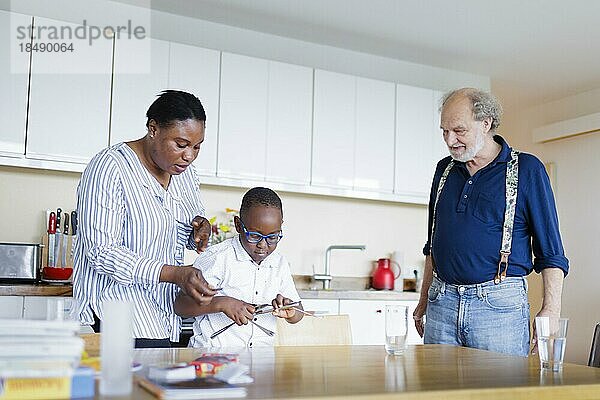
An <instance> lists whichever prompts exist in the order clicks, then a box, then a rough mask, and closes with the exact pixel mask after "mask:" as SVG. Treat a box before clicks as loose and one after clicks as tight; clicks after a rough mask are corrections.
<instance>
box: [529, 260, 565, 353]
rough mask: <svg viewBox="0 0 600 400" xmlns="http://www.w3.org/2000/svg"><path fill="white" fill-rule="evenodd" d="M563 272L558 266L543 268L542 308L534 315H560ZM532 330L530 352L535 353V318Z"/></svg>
mask: <svg viewBox="0 0 600 400" xmlns="http://www.w3.org/2000/svg"><path fill="white" fill-rule="evenodd" d="M564 277H565V275H564V273H563V271H562V270H561V269H560V268H552V267H548V268H544V269H543V270H542V282H543V283H544V300H543V302H542V309H541V310H540V312H538V313H537V314H536V317H556V318H558V317H560V308H561V296H562V287H563V280H564ZM533 321H534V322H533V332H532V335H531V343H532V344H533V347H532V349H531V354H536V353H537V332H536V328H535V319H534V320H533Z"/></svg>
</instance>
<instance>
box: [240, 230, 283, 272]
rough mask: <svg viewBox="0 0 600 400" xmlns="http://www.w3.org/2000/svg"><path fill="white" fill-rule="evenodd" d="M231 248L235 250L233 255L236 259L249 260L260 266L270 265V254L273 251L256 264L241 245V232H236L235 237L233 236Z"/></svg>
mask: <svg viewBox="0 0 600 400" xmlns="http://www.w3.org/2000/svg"><path fill="white" fill-rule="evenodd" d="M233 250H234V251H235V257H236V258H237V260H238V261H242V262H243V261H251V262H252V263H253V264H254V265H256V266H260V267H272V265H271V256H272V255H273V253H271V254H269V255H268V256H267V257H266V258H265V259H264V260H262V262H261V263H260V264H257V263H256V261H254V260H253V259H252V257H250V254H248V252H247V251H246V249H244V246H243V245H242V239H241V234H239V233H238V234H237V236H236V237H234V238H233Z"/></svg>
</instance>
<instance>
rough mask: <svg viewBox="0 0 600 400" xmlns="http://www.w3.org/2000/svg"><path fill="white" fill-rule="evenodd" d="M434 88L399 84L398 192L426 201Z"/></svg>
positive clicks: (397, 122) (396, 180)
mask: <svg viewBox="0 0 600 400" xmlns="http://www.w3.org/2000/svg"><path fill="white" fill-rule="evenodd" d="M432 104H433V91H432V90H429V89H422V88H416V87H411V86H405V85H397V86H396V178H395V187H394V192H395V193H398V194H406V195H411V196H417V197H419V198H421V199H422V201H423V202H426V201H427V199H428V195H429V189H430V185H431V180H432V178H433V175H432V173H431V172H432V170H433V169H432V159H433V157H432V151H433V144H432V143H433V140H432V130H433V128H432V125H433V119H434V116H433V107H432Z"/></svg>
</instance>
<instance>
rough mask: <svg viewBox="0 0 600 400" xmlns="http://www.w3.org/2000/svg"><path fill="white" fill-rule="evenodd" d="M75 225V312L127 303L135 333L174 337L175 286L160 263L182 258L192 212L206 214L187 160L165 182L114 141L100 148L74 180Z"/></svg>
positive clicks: (82, 314) (87, 318)
mask: <svg viewBox="0 0 600 400" xmlns="http://www.w3.org/2000/svg"><path fill="white" fill-rule="evenodd" d="M77 213H78V217H79V229H78V232H77V241H76V243H75V250H74V255H73V257H74V260H73V261H74V277H73V296H74V298H75V300H76V301H77V303H76V304H77V307H78V315H79V319H80V320H81V321H82V322H83V323H90V324H91V323H93V314H92V310H93V311H94V312H95V313H96V315H98V317H99V318H100V319H102V317H103V313H102V303H103V302H104V301H106V300H125V301H130V302H131V303H132V304H133V310H134V311H133V314H134V316H133V336H134V337H135V338H149V339H165V338H170V339H171V340H172V341H176V340H178V338H179V330H180V325H181V322H180V319H179V317H177V316H176V315H175V313H174V311H173V302H174V300H175V296H176V294H177V291H178V288H177V286H176V285H174V284H172V283H166V282H160V283H159V277H160V272H161V269H162V266H163V265H164V264H168V265H182V264H183V253H184V249H185V247H186V246H187V247H188V248H194V242H193V240H192V238H191V237H190V234H191V231H192V227H191V222H192V219H193V218H194V217H195V216H196V215H204V206H203V204H202V201H201V199H200V186H199V181H198V177H197V174H196V172H195V170H194V169H193V166H190V167H188V169H187V170H186V171H184V172H183V173H182V174H180V175H173V176H171V181H170V183H169V187H168V189H167V190H165V189H164V188H163V187H162V186H161V185H160V184H159V183H158V181H157V180H156V178H154V176H152V175H151V174H150V172H149V171H148V170H147V169H146V168H145V167H144V166H143V165H142V163H141V161H140V159H139V158H138V156H137V155H136V153H135V152H134V151H133V150H132V149H131V148H130V147H129V146H128V145H127V144H125V143H119V144H116V145H114V146H111V147H109V148H107V149H105V150H103V151H101V152H100V153H98V154H97V155H96V156H94V158H93V159H92V160H91V161H90V163H89V164H88V166H87V167H86V169H85V171H84V172H83V175H82V177H81V181H80V182H79V187H78V188H77Z"/></svg>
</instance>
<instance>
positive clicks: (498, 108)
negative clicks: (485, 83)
mask: <svg viewBox="0 0 600 400" xmlns="http://www.w3.org/2000/svg"><path fill="white" fill-rule="evenodd" d="M455 95H463V96H465V97H466V98H468V99H469V100H470V101H471V106H472V109H473V118H474V119H475V121H483V120H484V119H486V118H491V119H492V126H491V128H490V131H491V132H495V131H496V129H497V128H498V127H499V126H500V119H501V117H502V105H501V104H500V102H499V101H498V99H497V98H496V96H494V95H493V94H491V93H489V92H486V91H483V90H480V89H475V88H461V89H456V90H451V91H449V92H448V93H446V94H445V95H444V97H443V98H442V105H441V106H440V111H441V110H442V109H443V108H444V106H445V105H446V103H447V102H448V100H450V99H451V98H452V97H454V96H455Z"/></svg>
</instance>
